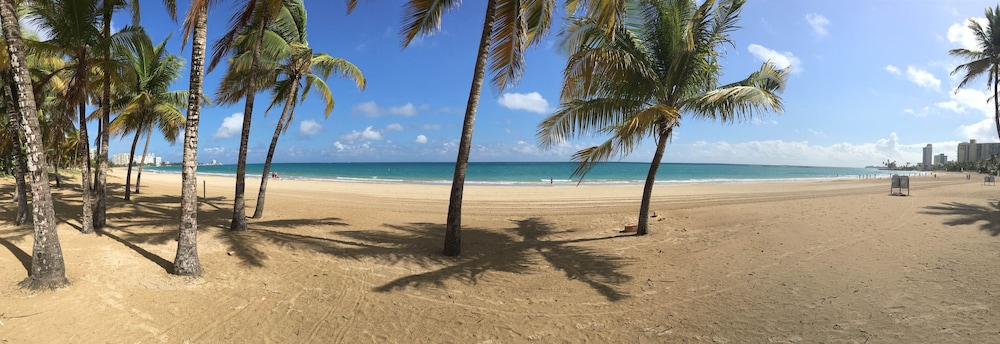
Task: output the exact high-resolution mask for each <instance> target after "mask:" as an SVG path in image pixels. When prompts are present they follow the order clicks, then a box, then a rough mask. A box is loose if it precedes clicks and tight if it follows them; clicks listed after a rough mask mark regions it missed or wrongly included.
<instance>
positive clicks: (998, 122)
mask: <svg viewBox="0 0 1000 344" xmlns="http://www.w3.org/2000/svg"><path fill="white" fill-rule="evenodd" d="M969 30H972V34H973V35H975V36H976V42H977V43H979V49H980V50H969V49H966V48H957V49H952V50H951V51H949V52H948V53H949V54H951V55H952V56H957V57H961V58H963V59H965V60H966V61H968V62H966V63H964V64H961V65H958V67H955V69H953V70H952V71H951V75H955V74H964V75H963V76H962V82H960V83H959V84H958V87H956V88H955V93H958V90H959V89H961V88H962V87H965V85H966V84H968V83H969V82H972V81H973V80H976V79H978V78H979V77H980V76H983V74H986V75H987V82H988V83H987V87H988V88H992V89H993V109H994V114H993V123H994V125H995V126H996V129H997V135H1000V102H997V95H998V90H997V87H998V86H1000V5H997V6H996V8H989V7H987V8H986V27H983V26H982V25H981V24H979V22H978V21H976V20H975V19H971V18H970V19H969Z"/></svg>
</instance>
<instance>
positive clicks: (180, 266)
mask: <svg viewBox="0 0 1000 344" xmlns="http://www.w3.org/2000/svg"><path fill="white" fill-rule="evenodd" d="M167 1H171V2H172V0H167ZM218 2H219V0H191V5H190V7H189V8H188V12H187V15H186V16H185V18H184V24H183V31H184V39H183V42H184V44H186V43H187V40H188V37H191V77H190V87H189V90H188V103H187V104H188V105H187V116H186V118H185V126H184V157H183V160H182V163H181V221H180V226H179V227H180V228H179V231H178V235H177V254H176V256H175V257H174V270H173V273H174V274H177V275H182V276H200V275H201V262H200V261H199V260H198V176H197V172H198V125H199V122H200V120H201V102H202V100H203V95H202V84H203V83H204V77H205V46H206V45H207V44H206V43H207V37H208V9H209V8H210V7H212V6H215V5H217V4H218ZM245 6H246V5H245ZM168 10H170V7H169V6H168Z"/></svg>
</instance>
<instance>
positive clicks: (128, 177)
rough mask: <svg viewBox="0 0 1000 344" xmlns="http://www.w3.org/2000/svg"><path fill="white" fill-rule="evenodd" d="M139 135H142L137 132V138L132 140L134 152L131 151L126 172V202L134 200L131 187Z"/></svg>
mask: <svg viewBox="0 0 1000 344" xmlns="http://www.w3.org/2000/svg"><path fill="white" fill-rule="evenodd" d="M139 134H141V131H139V130H137V131H136V132H135V138H134V139H132V150H130V151H129V156H128V169H126V171H127V172H125V200H126V201H131V200H132V198H131V196H132V188H131V187H130V186H131V185H132V165H134V164H135V146H137V145H138V144H139Z"/></svg>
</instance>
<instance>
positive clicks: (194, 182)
mask: <svg viewBox="0 0 1000 344" xmlns="http://www.w3.org/2000/svg"><path fill="white" fill-rule="evenodd" d="M194 20H195V25H194V39H193V40H192V44H191V80H190V90H189V92H188V108H187V120H186V122H185V127H184V159H183V162H182V166H181V179H182V181H181V223H180V231H179V233H178V235H177V256H175V257H174V271H173V272H174V274H177V275H182V276H201V262H200V261H199V260H198V121H199V119H200V117H201V91H202V82H203V81H204V76H205V41H206V30H207V28H208V27H207V23H208V9H207V8H205V7H202V8H200V9H198V17H197V18H195V19H194Z"/></svg>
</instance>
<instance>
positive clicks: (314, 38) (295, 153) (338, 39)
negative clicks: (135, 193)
mask: <svg viewBox="0 0 1000 344" xmlns="http://www.w3.org/2000/svg"><path fill="white" fill-rule="evenodd" d="M483 3H484V2H482V1H465V2H463V4H462V5H461V7H459V8H456V9H454V10H452V11H450V12H448V13H446V14H445V16H444V20H443V21H442V23H441V30H440V31H438V32H436V33H435V34H433V35H431V36H428V37H423V38H419V39H417V40H416V41H414V42H413V43H412V44H411V45H410V46H409V47H408V48H406V49H402V48H401V46H400V43H399V41H400V38H399V33H398V32H399V27H400V19H401V17H402V7H401V5H400V2H398V1H360V4H359V6H358V8H357V9H356V10H355V12H354V13H353V14H351V15H346V13H345V12H346V8H345V6H344V3H343V2H342V1H307V3H306V6H307V10H308V11H309V22H308V32H309V36H308V37H309V43H310V45H311V46H312V47H313V48H314V50H316V51H322V52H327V53H329V54H330V55H333V56H335V57H342V58H345V59H347V60H348V61H351V62H353V63H354V64H356V65H357V66H358V67H359V68H360V69H361V70H362V72H363V73H364V75H365V76H366V77H367V80H368V87H367V89H366V90H364V91H360V90H358V89H357V88H356V87H355V86H354V84H353V82H351V81H349V80H346V79H338V78H333V77H331V78H330V79H328V80H327V82H328V83H329V85H330V86H331V88H332V90H333V93H334V97H335V99H336V107H335V109H334V111H333V112H332V113H331V114H330V116H329V118H324V114H323V105H322V104H321V102H320V100H319V97H317V96H316V95H311V96H310V97H309V98H308V99H307V100H306V101H305V102H304V103H303V104H301V105H300V106H299V107H298V108H297V110H296V115H295V121H294V123H293V124H292V127H291V128H289V130H288V132H287V134H285V135H284V136H283V137H282V138H281V139H280V141H279V144H278V149H277V153H276V156H275V161H276V162H371V161H442V162H449V161H454V160H455V155H456V153H457V146H458V138H459V135H460V131H461V124H462V116H463V113H464V109H465V105H466V101H467V99H468V94H469V85H470V82H471V78H472V69H473V63H474V58H475V53H476V47H477V45H478V41H479V36H480V33H481V27H482V26H481V25H482V18H483V15H484V11H485V8H484V4H483ZM560 3H561V2H560ZM986 5H987V4H986V3H983V2H978V1H964V0H952V1H930V0H917V1H910V0H875V1H849V2H836V1H792V0H752V1H750V2H749V3H748V4H747V5H746V6H745V7H744V10H743V13H742V16H741V20H740V25H741V27H742V28H741V29H739V30H738V31H736V32H735V33H734V34H733V35H732V38H733V41H734V45H733V46H727V47H726V50H727V53H726V57H725V60H724V64H725V73H726V75H724V76H723V82H727V81H732V80H737V79H741V78H743V77H744V76H746V75H747V74H749V73H750V72H752V71H754V70H756V69H757V68H758V67H759V66H760V64H761V63H762V62H763V61H764V60H771V61H773V62H775V63H777V64H780V65H782V66H790V67H791V68H792V74H791V77H790V79H789V81H788V85H787V90H786V91H785V92H784V94H783V99H784V103H785V111H784V112H783V113H781V114H765V115H764V116H761V117H759V118H756V119H754V120H753V121H751V122H747V123H737V124H733V125H725V124H720V123H716V122H707V121H701V120H697V119H687V120H686V121H685V122H683V123H682V125H681V127H680V128H678V129H677V131H676V132H675V137H674V139H673V141H672V142H671V144H670V145H669V146H668V147H667V152H666V155H665V156H664V162H704V163H743V164H774V165H809V166H864V165H874V164H879V163H880V162H882V161H885V160H886V159H891V160H896V161H897V162H898V163H900V164H903V163H904V162H911V163H914V164H915V163H917V162H919V161H920V159H921V158H920V157H921V149H922V148H923V147H924V146H925V145H927V144H928V143H930V144H933V145H934V153H935V154H939V153H944V154H947V155H948V156H949V159H954V156H955V150H956V146H957V144H958V143H959V142H963V141H968V140H969V139H977V140H978V141H980V142H997V141H998V138H997V134H996V131H995V128H994V127H993V124H992V119H991V117H990V116H992V108H993V105H992V102H987V98H988V95H987V87H986V83H987V81H986V79H980V80H977V81H976V82H975V83H974V84H972V85H970V86H969V87H968V88H967V89H962V90H959V91H958V92H955V87H956V85H957V84H958V79H957V77H954V76H950V75H949V72H950V71H951V70H952V69H953V68H954V67H955V66H956V65H958V63H959V60H957V59H955V58H952V57H950V56H949V55H948V50H950V49H953V48H958V47H963V46H964V47H968V48H975V47H974V46H971V45H969V44H970V39H971V35H970V34H969V33H968V30H967V29H966V28H965V27H966V25H967V23H968V20H969V18H978V17H983V12H984V9H985V6H986ZM143 6H144V7H143V10H142V23H143V25H144V26H145V27H147V30H149V31H150V32H151V35H152V36H153V39H154V41H159V40H161V39H163V38H164V37H166V36H167V35H168V34H171V33H173V37H174V38H173V39H172V40H171V41H170V43H169V45H168V46H169V47H171V51H172V52H173V53H175V54H178V55H181V56H182V57H183V58H184V59H185V60H189V59H190V44H188V45H187V47H188V48H187V49H186V50H185V51H183V52H181V51H180V45H181V42H180V39H179V37H180V32H179V27H180V25H179V24H177V23H173V22H171V21H170V20H169V19H168V18H167V17H166V16H165V15H164V12H163V8H162V6H160V3H159V2H143ZM186 6H187V4H186V2H184V1H179V4H178V7H179V9H181V12H183V11H186ZM231 13H232V8H231V7H230V3H229V2H224V4H223V5H221V6H219V7H218V8H216V9H215V10H214V11H213V12H212V15H211V16H210V19H209V20H210V24H209V40H210V43H211V41H214V40H215V39H217V38H219V36H220V35H221V34H222V33H223V31H224V25H225V23H226V21H227V20H228V18H229V16H230V15H231ZM557 16H558V17H559V18H561V17H563V16H564V13H557ZM126 21H127V19H122V20H116V22H120V23H122V24H124V23H125V22H126ZM117 24H118V23H116V25H117ZM562 25H563V23H562V20H561V19H559V20H557V22H556V24H555V25H554V28H555V29H554V30H553V32H552V34H551V35H550V37H548V38H547V39H546V40H544V41H543V42H542V43H541V44H540V45H538V46H535V47H533V48H531V49H530V50H528V52H527V69H526V73H525V75H524V77H523V79H522V81H521V82H520V83H519V84H517V85H515V86H514V87H509V88H508V89H506V90H505V91H504V92H503V93H502V94H498V93H497V92H496V90H495V89H493V88H484V90H483V93H482V98H481V100H480V105H479V112H478V117H477V120H476V127H475V132H474V139H473V150H472V155H471V160H472V161H569V160H570V156H571V155H572V153H573V152H575V151H576V150H578V149H581V148H584V147H587V146H590V145H594V144H597V143H599V142H600V141H601V140H602V138H585V139H580V140H575V141H571V142H567V143H566V144H564V145H562V146H560V147H556V148H554V149H551V150H541V149H540V148H538V146H537V143H536V140H535V130H536V126H537V125H538V123H539V122H540V121H541V120H542V119H543V118H544V117H545V116H547V115H548V114H550V113H551V112H552V111H553V109H555V108H557V107H558V103H559V92H560V82H561V72H562V68H563V67H564V65H565V56H563V55H562V54H560V53H559V51H558V49H557V48H556V43H557V42H558V37H557V35H556V34H557V33H558V31H559V28H561V27H562ZM210 46H211V44H210ZM224 70H225V68H224V66H220V68H218V69H216V70H215V71H213V72H212V73H210V74H208V76H207V79H206V83H205V90H206V93H207V94H214V92H215V89H216V85H218V82H219V80H220V79H221V77H222V75H223V73H224ZM187 75H188V71H185V72H184V78H183V79H182V80H179V81H178V82H177V83H176V84H175V85H174V89H186V88H187V87H188V81H187ZM269 97H270V96H269V95H268V94H266V93H264V94H261V95H259V96H258V106H257V108H256V109H255V110H254V113H253V117H254V118H253V127H252V130H251V138H250V146H249V147H250V152H249V155H248V160H249V162H251V163H260V162H263V160H264V156H265V154H266V151H267V146H268V144H269V142H270V138H271V135H272V133H273V130H274V125H275V121H276V120H277V117H278V115H280V113H279V112H278V111H277V110H272V111H271V113H269V114H268V115H267V116H266V117H265V116H264V112H263V110H264V109H265V108H266V104H267V101H266V100H267V99H269ZM242 111H243V105H242V104H239V105H235V106H231V107H222V106H218V107H207V108H204V109H203V110H202V121H201V129H200V142H199V153H198V158H199V159H198V160H199V161H200V162H208V161H211V160H213V159H215V160H218V161H219V162H222V163H235V161H236V152H237V151H238V148H239V141H240V137H239V136H240V135H239V133H240V129H239V128H240V125H241V122H240V121H241V120H240V118H241V116H242ZM91 130H96V126H94V127H93V128H91ZM180 141H181V140H178V144H177V145H174V146H170V145H169V144H167V143H166V142H165V141H164V140H163V139H162V138H154V140H153V143H152V144H151V148H150V150H151V152H153V153H155V154H157V155H158V156H163V157H164V159H165V160H167V161H174V162H179V161H180V160H181V144H180ZM130 143H131V142H130V140H118V139H112V144H111V147H110V149H111V153H112V154H114V153H120V152H128V149H129V144H130ZM653 149H654V145H653V140H647V142H646V144H644V145H643V146H641V147H640V148H639V149H637V150H636V151H635V152H634V153H633V154H632V155H631V156H629V157H626V158H625V159H624V160H625V161H641V162H648V161H649V159H650V158H651V156H652V152H653Z"/></svg>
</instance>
